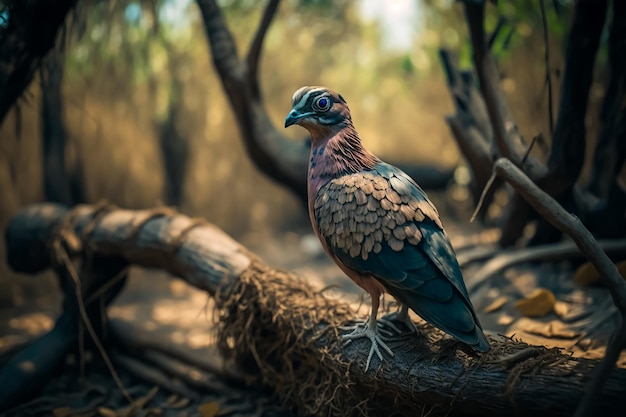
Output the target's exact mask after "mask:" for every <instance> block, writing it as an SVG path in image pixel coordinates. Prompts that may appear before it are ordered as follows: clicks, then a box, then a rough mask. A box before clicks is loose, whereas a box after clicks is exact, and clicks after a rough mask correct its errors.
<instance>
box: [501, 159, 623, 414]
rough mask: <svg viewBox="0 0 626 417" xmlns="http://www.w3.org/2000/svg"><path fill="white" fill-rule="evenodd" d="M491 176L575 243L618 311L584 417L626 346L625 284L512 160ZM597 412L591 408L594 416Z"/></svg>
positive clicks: (587, 236) (580, 228)
mask: <svg viewBox="0 0 626 417" xmlns="http://www.w3.org/2000/svg"><path fill="white" fill-rule="evenodd" d="M494 173H495V174H496V175H498V176H499V177H500V178H502V179H503V180H505V181H506V182H508V183H509V184H511V186H513V188H515V190H516V191H517V192H518V193H519V194H520V195H521V196H522V197H524V199H525V200H526V201H527V202H528V203H529V204H530V205H532V206H533V208H534V209H535V210H537V212H538V213H539V214H540V215H541V216H542V217H543V218H544V219H546V220H547V221H548V222H549V223H550V224H552V225H553V226H554V227H556V228H557V229H559V230H560V231H562V232H563V233H566V234H567V235H569V236H570V237H571V238H572V240H574V242H575V243H576V245H577V246H578V247H579V248H580V250H581V252H583V253H584V254H585V256H586V257H587V259H588V260H589V261H590V262H591V263H592V264H593V265H594V266H595V267H596V269H597V270H598V271H599V272H600V274H601V276H602V277H603V279H604V281H605V283H606V284H607V286H608V287H609V290H610V291H611V295H612V296H613V302H614V303H615V306H616V307H617V309H618V310H619V312H620V325H619V326H618V327H617V328H616V329H615V332H614V333H613V335H612V337H611V340H610V342H609V345H608V346H607V351H606V354H605V356H604V358H603V359H602V361H601V362H600V364H599V365H598V366H597V368H596V369H595V371H594V374H593V377H592V378H591V381H590V382H589V385H588V388H587V389H586V390H585V393H584V396H583V400H582V402H581V403H580V405H579V408H578V409H577V411H576V417H583V416H586V415H588V414H589V413H590V412H591V409H592V407H595V406H597V404H596V402H597V401H598V397H599V395H600V393H601V390H602V388H603V385H604V384H605V382H606V381H607V380H608V378H609V377H610V374H611V371H612V370H613V368H614V366H615V361H616V360H617V357H618V355H619V353H620V351H621V350H622V349H623V348H624V347H626V345H625V342H626V336H625V335H626V321H625V320H624V318H625V317H626V281H624V279H623V278H622V277H621V275H620V274H619V272H618V270H617V267H616V266H615V264H614V263H613V262H612V261H611V259H610V258H609V257H608V256H607V255H606V253H605V252H604V251H603V250H602V248H601V247H600V246H599V245H598V243H597V242H596V240H595V239H594V237H593V235H592V234H591V233H590V232H589V230H587V228H585V226H584V225H583V224H582V223H581V221H580V220H579V219H578V218H577V217H575V216H573V215H572V214H570V213H568V212H567V211H566V210H565V209H564V208H563V207H562V206H561V205H560V204H559V203H558V202H557V201H556V200H555V199H553V198H552V197H550V196H549V195H548V194H546V193H545V192H544V191H542V190H541V189H540V188H539V187H538V186H537V185H536V184H535V183H533V181H532V180H531V179H530V178H528V177H527V176H526V175H525V174H524V173H523V172H522V171H521V170H520V169H519V168H517V167H516V166H515V165H514V164H513V163H512V162H511V161H509V160H507V159H505V158H500V159H499V160H498V161H496V163H495V164H494ZM596 411H597V410H596V409H594V414H595V412H596Z"/></svg>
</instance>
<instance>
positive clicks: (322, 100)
mask: <svg viewBox="0 0 626 417" xmlns="http://www.w3.org/2000/svg"><path fill="white" fill-rule="evenodd" d="M330 105H331V102H330V98H328V97H327V96H322V97H319V98H317V99H316V100H315V101H314V102H313V108H315V110H317V111H327V110H328V109H330Z"/></svg>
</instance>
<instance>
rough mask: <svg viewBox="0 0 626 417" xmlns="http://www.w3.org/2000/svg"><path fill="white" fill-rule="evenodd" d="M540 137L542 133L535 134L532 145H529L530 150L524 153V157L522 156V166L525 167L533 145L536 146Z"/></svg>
mask: <svg viewBox="0 0 626 417" xmlns="http://www.w3.org/2000/svg"><path fill="white" fill-rule="evenodd" d="M540 137H541V133H539V134H538V135H535V136H533V139H532V140H531V141H530V145H528V150H527V151H526V153H525V154H524V157H523V158H522V162H521V163H520V166H521V167H523V166H524V164H525V163H526V160H527V159H528V155H530V151H532V150H533V147H534V146H535V142H537V139H539V138H540Z"/></svg>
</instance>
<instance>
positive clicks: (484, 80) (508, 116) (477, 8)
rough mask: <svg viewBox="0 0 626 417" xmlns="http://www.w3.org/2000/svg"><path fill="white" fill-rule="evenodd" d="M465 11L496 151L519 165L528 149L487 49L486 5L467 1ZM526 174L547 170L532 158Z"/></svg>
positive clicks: (534, 176) (533, 175)
mask: <svg viewBox="0 0 626 417" xmlns="http://www.w3.org/2000/svg"><path fill="white" fill-rule="evenodd" d="M463 7H464V11H465V16H466V21H467V24H468V27H469V32H470V37H471V40H472V49H473V60H474V67H475V68H476V73H477V74H478V79H479V81H480V89H481V92H482V95H483V98H484V100H485V105H486V107H487V112H488V114H489V120H490V121H491V126H492V129H493V135H494V139H495V145H496V146H497V151H498V153H499V154H500V155H501V156H504V157H506V158H509V159H511V160H512V161H514V162H515V163H516V164H520V163H521V161H522V158H523V157H524V155H525V154H526V150H527V149H528V145H527V144H526V142H525V141H524V138H523V137H522V135H521V134H520V133H519V130H518V127H517V124H516V123H515V119H514V117H513V115H512V113H511V110H510V108H509V106H508V104H507V103H506V98H505V96H504V92H503V91H502V88H501V86H500V75H499V73H498V69H497V68H496V64H495V62H494V60H493V57H492V56H491V54H490V53H489V50H488V49H487V42H486V40H485V29H484V18H485V2H484V1H479V2H475V1H464V2H463ZM524 170H525V171H526V172H528V173H529V175H530V176H531V178H539V177H542V176H543V175H545V173H546V167H545V166H544V165H543V164H542V163H541V162H539V161H537V160H536V159H535V158H534V157H532V156H531V157H529V158H528V159H527V161H526V164H524Z"/></svg>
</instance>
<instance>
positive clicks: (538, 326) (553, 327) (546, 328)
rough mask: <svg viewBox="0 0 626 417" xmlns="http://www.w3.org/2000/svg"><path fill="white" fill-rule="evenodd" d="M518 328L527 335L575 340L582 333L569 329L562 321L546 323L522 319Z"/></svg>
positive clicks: (518, 322)
mask: <svg viewBox="0 0 626 417" xmlns="http://www.w3.org/2000/svg"><path fill="white" fill-rule="evenodd" d="M517 328H519V329H522V330H523V331H525V332H526V333H530V334H535V335H538V336H543V337H548V338H559V339H573V338H575V337H576V336H578V335H579V334H580V332H577V331H575V330H572V329H570V328H569V327H567V325H566V324H564V323H563V322H562V321H560V320H552V321H549V322H547V323H544V322H541V321H536V320H531V319H527V318H524V317H522V318H521V319H519V320H518V321H517Z"/></svg>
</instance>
